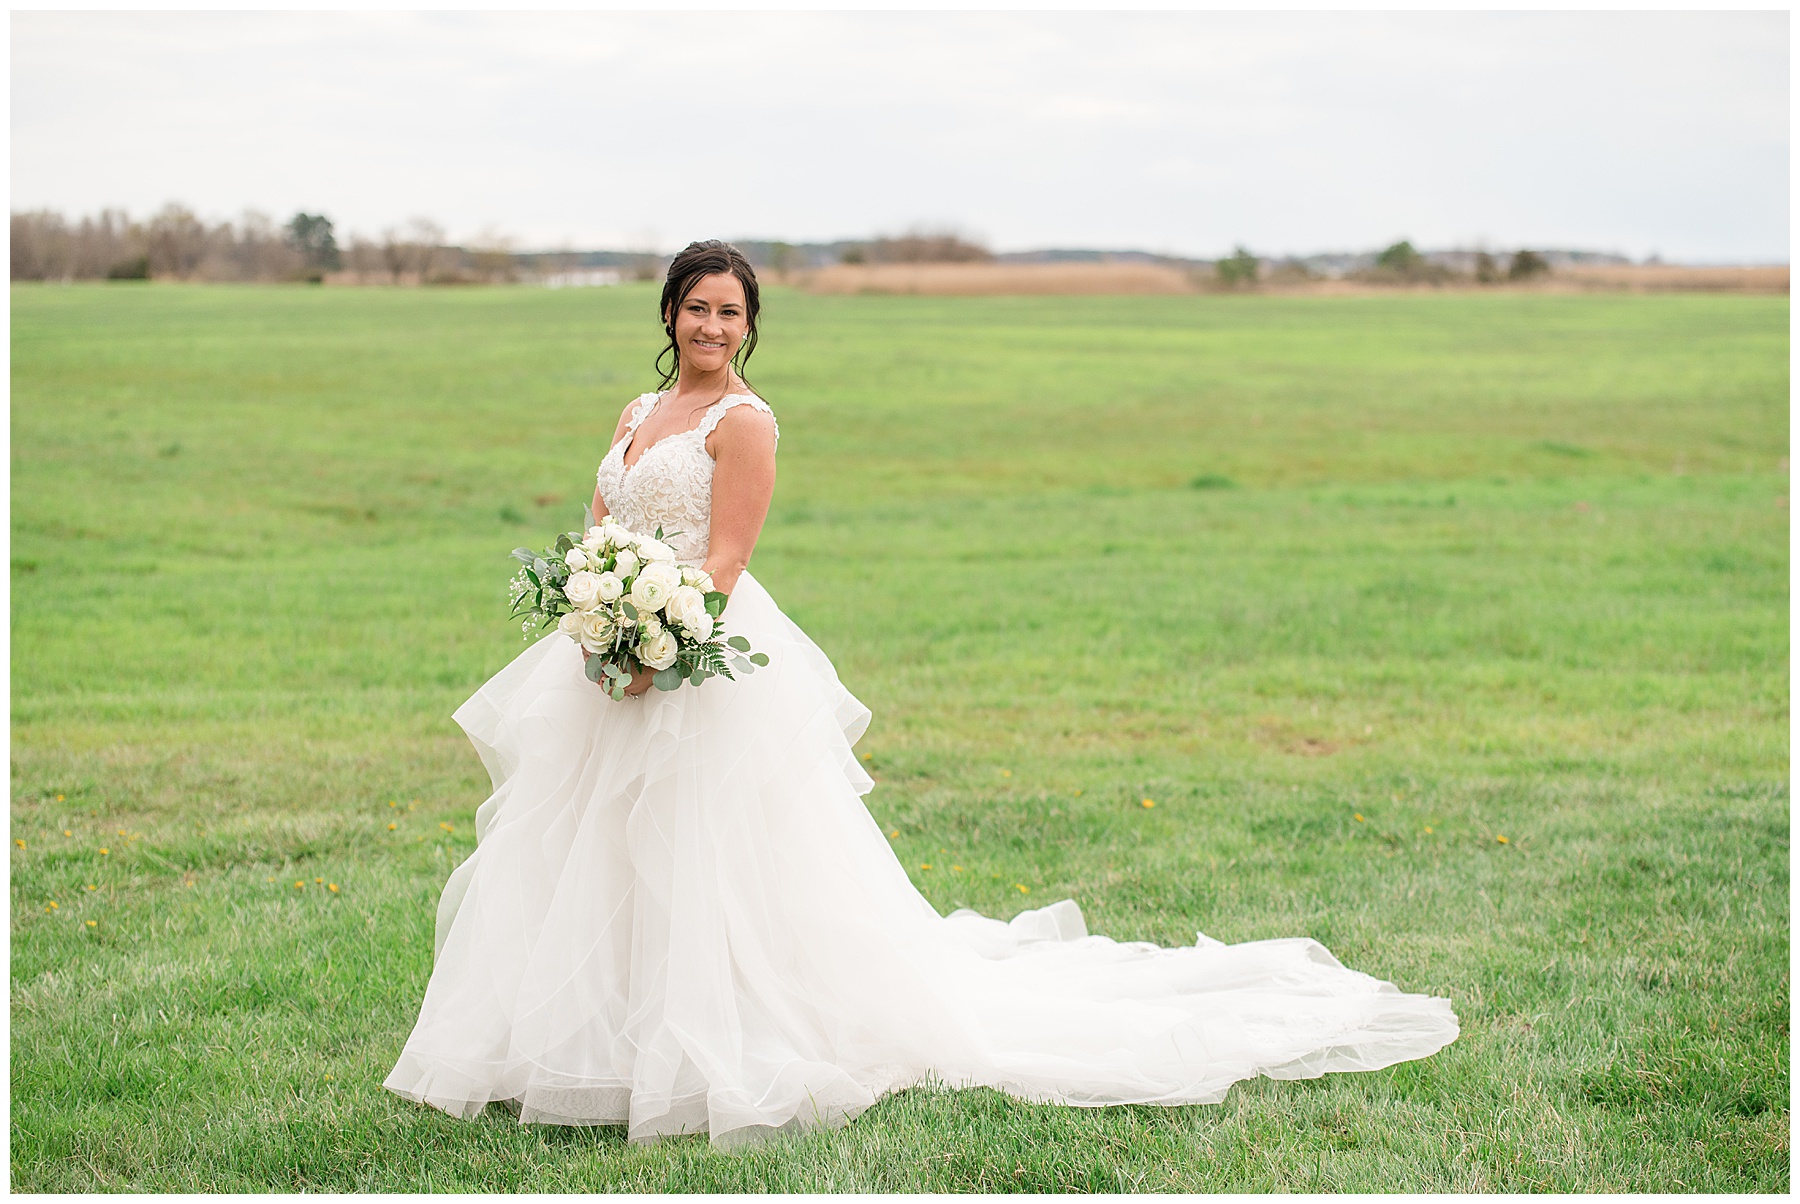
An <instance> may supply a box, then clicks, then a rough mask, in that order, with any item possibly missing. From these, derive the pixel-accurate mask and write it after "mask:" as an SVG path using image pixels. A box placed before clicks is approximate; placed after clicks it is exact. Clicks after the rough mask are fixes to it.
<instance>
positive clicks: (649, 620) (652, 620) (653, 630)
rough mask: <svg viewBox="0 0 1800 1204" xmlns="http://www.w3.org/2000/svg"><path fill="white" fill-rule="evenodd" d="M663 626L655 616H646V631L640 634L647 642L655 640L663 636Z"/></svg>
mask: <svg viewBox="0 0 1800 1204" xmlns="http://www.w3.org/2000/svg"><path fill="white" fill-rule="evenodd" d="M662 629H663V625H662V623H661V621H660V620H658V619H657V617H656V616H655V615H645V616H644V630H643V631H642V632H640V633H639V634H640V635H642V636H643V638H644V639H646V640H653V639H655V638H656V637H657V636H659V635H661V634H662Z"/></svg>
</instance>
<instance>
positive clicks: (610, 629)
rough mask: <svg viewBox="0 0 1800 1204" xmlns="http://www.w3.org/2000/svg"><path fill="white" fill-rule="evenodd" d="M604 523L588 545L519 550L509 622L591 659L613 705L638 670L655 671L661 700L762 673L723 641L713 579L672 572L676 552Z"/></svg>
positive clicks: (676, 568)
mask: <svg viewBox="0 0 1800 1204" xmlns="http://www.w3.org/2000/svg"><path fill="white" fill-rule="evenodd" d="M664 538H665V536H664V535H663V532H662V530H661V529H660V528H659V529H658V530H657V532H656V537H655V538H650V537H649V536H644V535H636V534H633V533H632V532H630V531H628V530H626V529H625V528H624V527H622V526H620V525H619V524H617V523H615V522H611V521H605V522H602V523H601V524H600V525H599V526H597V527H590V528H588V533H587V534H586V535H585V536H584V535H581V534H580V533H578V532H575V531H570V532H568V533H567V534H564V535H559V536H557V537H556V542H555V543H554V544H552V545H551V546H550V547H549V548H546V549H545V550H544V551H542V552H533V551H532V550H531V549H530V548H515V549H513V558H514V559H516V560H518V561H519V562H520V563H521V565H522V566H523V567H521V568H520V570H519V572H518V574H517V575H516V576H515V577H513V579H512V593H513V595H514V596H513V614H512V617H513V618H515V619H522V620H523V621H522V623H521V627H522V628H523V629H524V630H525V631H527V632H529V631H530V630H531V627H532V624H533V623H536V624H539V625H540V626H543V627H548V626H550V625H551V624H554V625H555V627H556V629H557V630H558V631H560V632H562V633H563V634H564V635H566V636H568V637H569V638H570V639H572V640H574V641H575V642H576V643H578V644H580V645H581V646H582V648H583V649H584V650H586V651H587V652H588V653H589V656H588V661H587V675H588V680H590V681H592V682H595V683H597V684H599V685H600V686H601V688H603V689H604V690H605V691H606V692H607V693H608V694H610V695H611V696H612V697H613V698H614V699H620V698H624V697H625V687H626V686H627V685H629V684H630V683H631V678H632V675H633V674H634V673H636V672H638V671H639V670H640V669H654V670H655V671H656V676H655V678H653V679H652V680H653V681H654V683H655V685H656V688H657V689H659V690H674V689H678V688H679V687H680V686H681V683H682V682H684V681H688V682H692V683H694V684H695V685H699V684H700V683H701V682H703V681H705V680H706V679H707V678H709V677H715V676H716V677H724V678H734V677H735V675H736V674H734V672H733V670H735V671H736V673H743V674H748V673H753V672H755V667H756V666H758V665H766V664H768V663H769V658H768V656H767V655H766V654H765V653H761V652H751V651H750V641H749V640H746V639H745V638H744V637H743V636H741V635H734V636H726V635H725V633H724V631H723V629H722V627H721V626H720V623H719V615H720V614H721V613H722V612H723V611H724V609H725V601H726V597H727V595H725V594H723V593H721V592H719V591H718V590H715V589H713V587H712V578H711V577H710V576H708V575H707V574H706V573H705V572H703V571H701V570H700V569H696V568H689V567H688V566H686V565H681V564H677V563H676V562H675V552H674V549H672V548H670V547H669V545H668V544H666V543H664V542H663V539H664Z"/></svg>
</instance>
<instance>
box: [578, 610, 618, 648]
mask: <svg viewBox="0 0 1800 1204" xmlns="http://www.w3.org/2000/svg"><path fill="white" fill-rule="evenodd" d="M577 625H578V626H579V627H580V628H581V634H580V637H579V638H580V640H581V646H582V647H583V648H586V649H587V650H588V651H589V652H605V651H606V650H607V649H608V648H611V647H612V642H613V635H614V634H615V633H616V631H617V629H616V628H615V627H614V626H613V621H612V619H611V618H610V617H608V615H607V613H606V612H605V611H603V610H589V611H584V612H582V615H581V617H580V619H579V620H577Z"/></svg>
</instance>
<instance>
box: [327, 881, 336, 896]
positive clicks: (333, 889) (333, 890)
mask: <svg viewBox="0 0 1800 1204" xmlns="http://www.w3.org/2000/svg"><path fill="white" fill-rule="evenodd" d="M325 889H326V890H328V891H330V892H331V893H332V894H334V895H335V894H337V893H338V888H337V883H335V882H331V883H327V884H326V886H325Z"/></svg>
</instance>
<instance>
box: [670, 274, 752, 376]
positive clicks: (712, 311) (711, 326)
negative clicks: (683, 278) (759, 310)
mask: <svg viewBox="0 0 1800 1204" xmlns="http://www.w3.org/2000/svg"><path fill="white" fill-rule="evenodd" d="M674 321H675V346H676V347H677V348H679V349H680V353H681V363H682V367H684V368H690V369H693V370H694V371H697V372H702V373H709V372H717V371H719V370H720V369H722V368H724V367H725V365H726V364H729V363H730V362H731V357H732V356H734V355H736V354H737V350H738V347H739V345H740V344H742V343H743V341H744V336H745V335H747V334H749V333H750V318H749V312H748V310H747V309H746V308H745V306H744V286H743V284H742V283H740V282H739V281H738V278H737V277H736V276H733V275H732V274H731V273H729V272H724V273H721V274H719V275H717V276H702V277H701V278H700V283H698V284H696V285H695V286H694V291H693V292H691V293H689V294H688V295H687V298H686V299H685V300H684V301H682V303H681V307H680V309H679V311H678V312H677V313H676V314H675V315H674Z"/></svg>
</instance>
